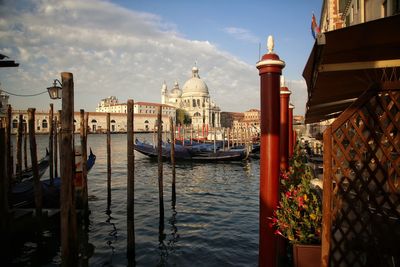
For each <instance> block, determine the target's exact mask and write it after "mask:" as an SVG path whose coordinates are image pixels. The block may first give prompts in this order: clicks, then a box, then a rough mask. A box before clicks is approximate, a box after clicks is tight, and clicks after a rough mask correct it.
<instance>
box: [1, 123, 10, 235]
mask: <svg viewBox="0 0 400 267" xmlns="http://www.w3.org/2000/svg"><path fill="white" fill-rule="evenodd" d="M7 171H8V170H7V140H6V129H5V128H2V127H0V199H1V206H0V218H1V219H0V224H1V226H0V230H1V231H0V233H1V235H2V239H3V238H4V234H6V232H7V230H8V229H7V228H8V227H7V226H8V179H7Z"/></svg>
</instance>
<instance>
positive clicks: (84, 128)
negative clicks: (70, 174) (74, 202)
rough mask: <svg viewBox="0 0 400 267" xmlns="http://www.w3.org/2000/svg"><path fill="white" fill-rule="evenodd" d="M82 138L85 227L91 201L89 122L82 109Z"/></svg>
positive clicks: (87, 221)
mask: <svg viewBox="0 0 400 267" xmlns="http://www.w3.org/2000/svg"><path fill="white" fill-rule="evenodd" d="M79 133H80V138H81V152H82V206H83V220H84V222H85V227H87V226H88V223H89V201H88V183H87V158H88V156H87V124H86V119H85V111H84V110H83V109H81V110H80V131H79Z"/></svg>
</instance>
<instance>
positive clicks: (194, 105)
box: [193, 99, 196, 107]
mask: <svg viewBox="0 0 400 267" xmlns="http://www.w3.org/2000/svg"><path fill="white" fill-rule="evenodd" d="M193 107H196V99H193Z"/></svg>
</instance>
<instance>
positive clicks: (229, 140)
mask: <svg viewBox="0 0 400 267" xmlns="http://www.w3.org/2000/svg"><path fill="white" fill-rule="evenodd" d="M230 131H231V128H228V129H227V132H228V133H227V134H228V150H229V149H230V148H229V147H230V144H229V143H230V142H231V133H230Z"/></svg>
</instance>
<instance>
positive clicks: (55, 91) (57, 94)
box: [47, 79, 62, 99]
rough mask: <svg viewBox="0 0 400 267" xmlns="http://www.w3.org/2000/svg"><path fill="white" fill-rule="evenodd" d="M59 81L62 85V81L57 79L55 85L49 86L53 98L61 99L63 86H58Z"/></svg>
mask: <svg viewBox="0 0 400 267" xmlns="http://www.w3.org/2000/svg"><path fill="white" fill-rule="evenodd" d="M57 82H58V83H59V84H60V85H61V86H62V83H61V82H60V81H59V80H58V79H55V80H54V82H53V86H51V87H47V91H48V92H49V96H50V98H51V99H61V97H62V91H61V90H62V87H60V86H57Z"/></svg>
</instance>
